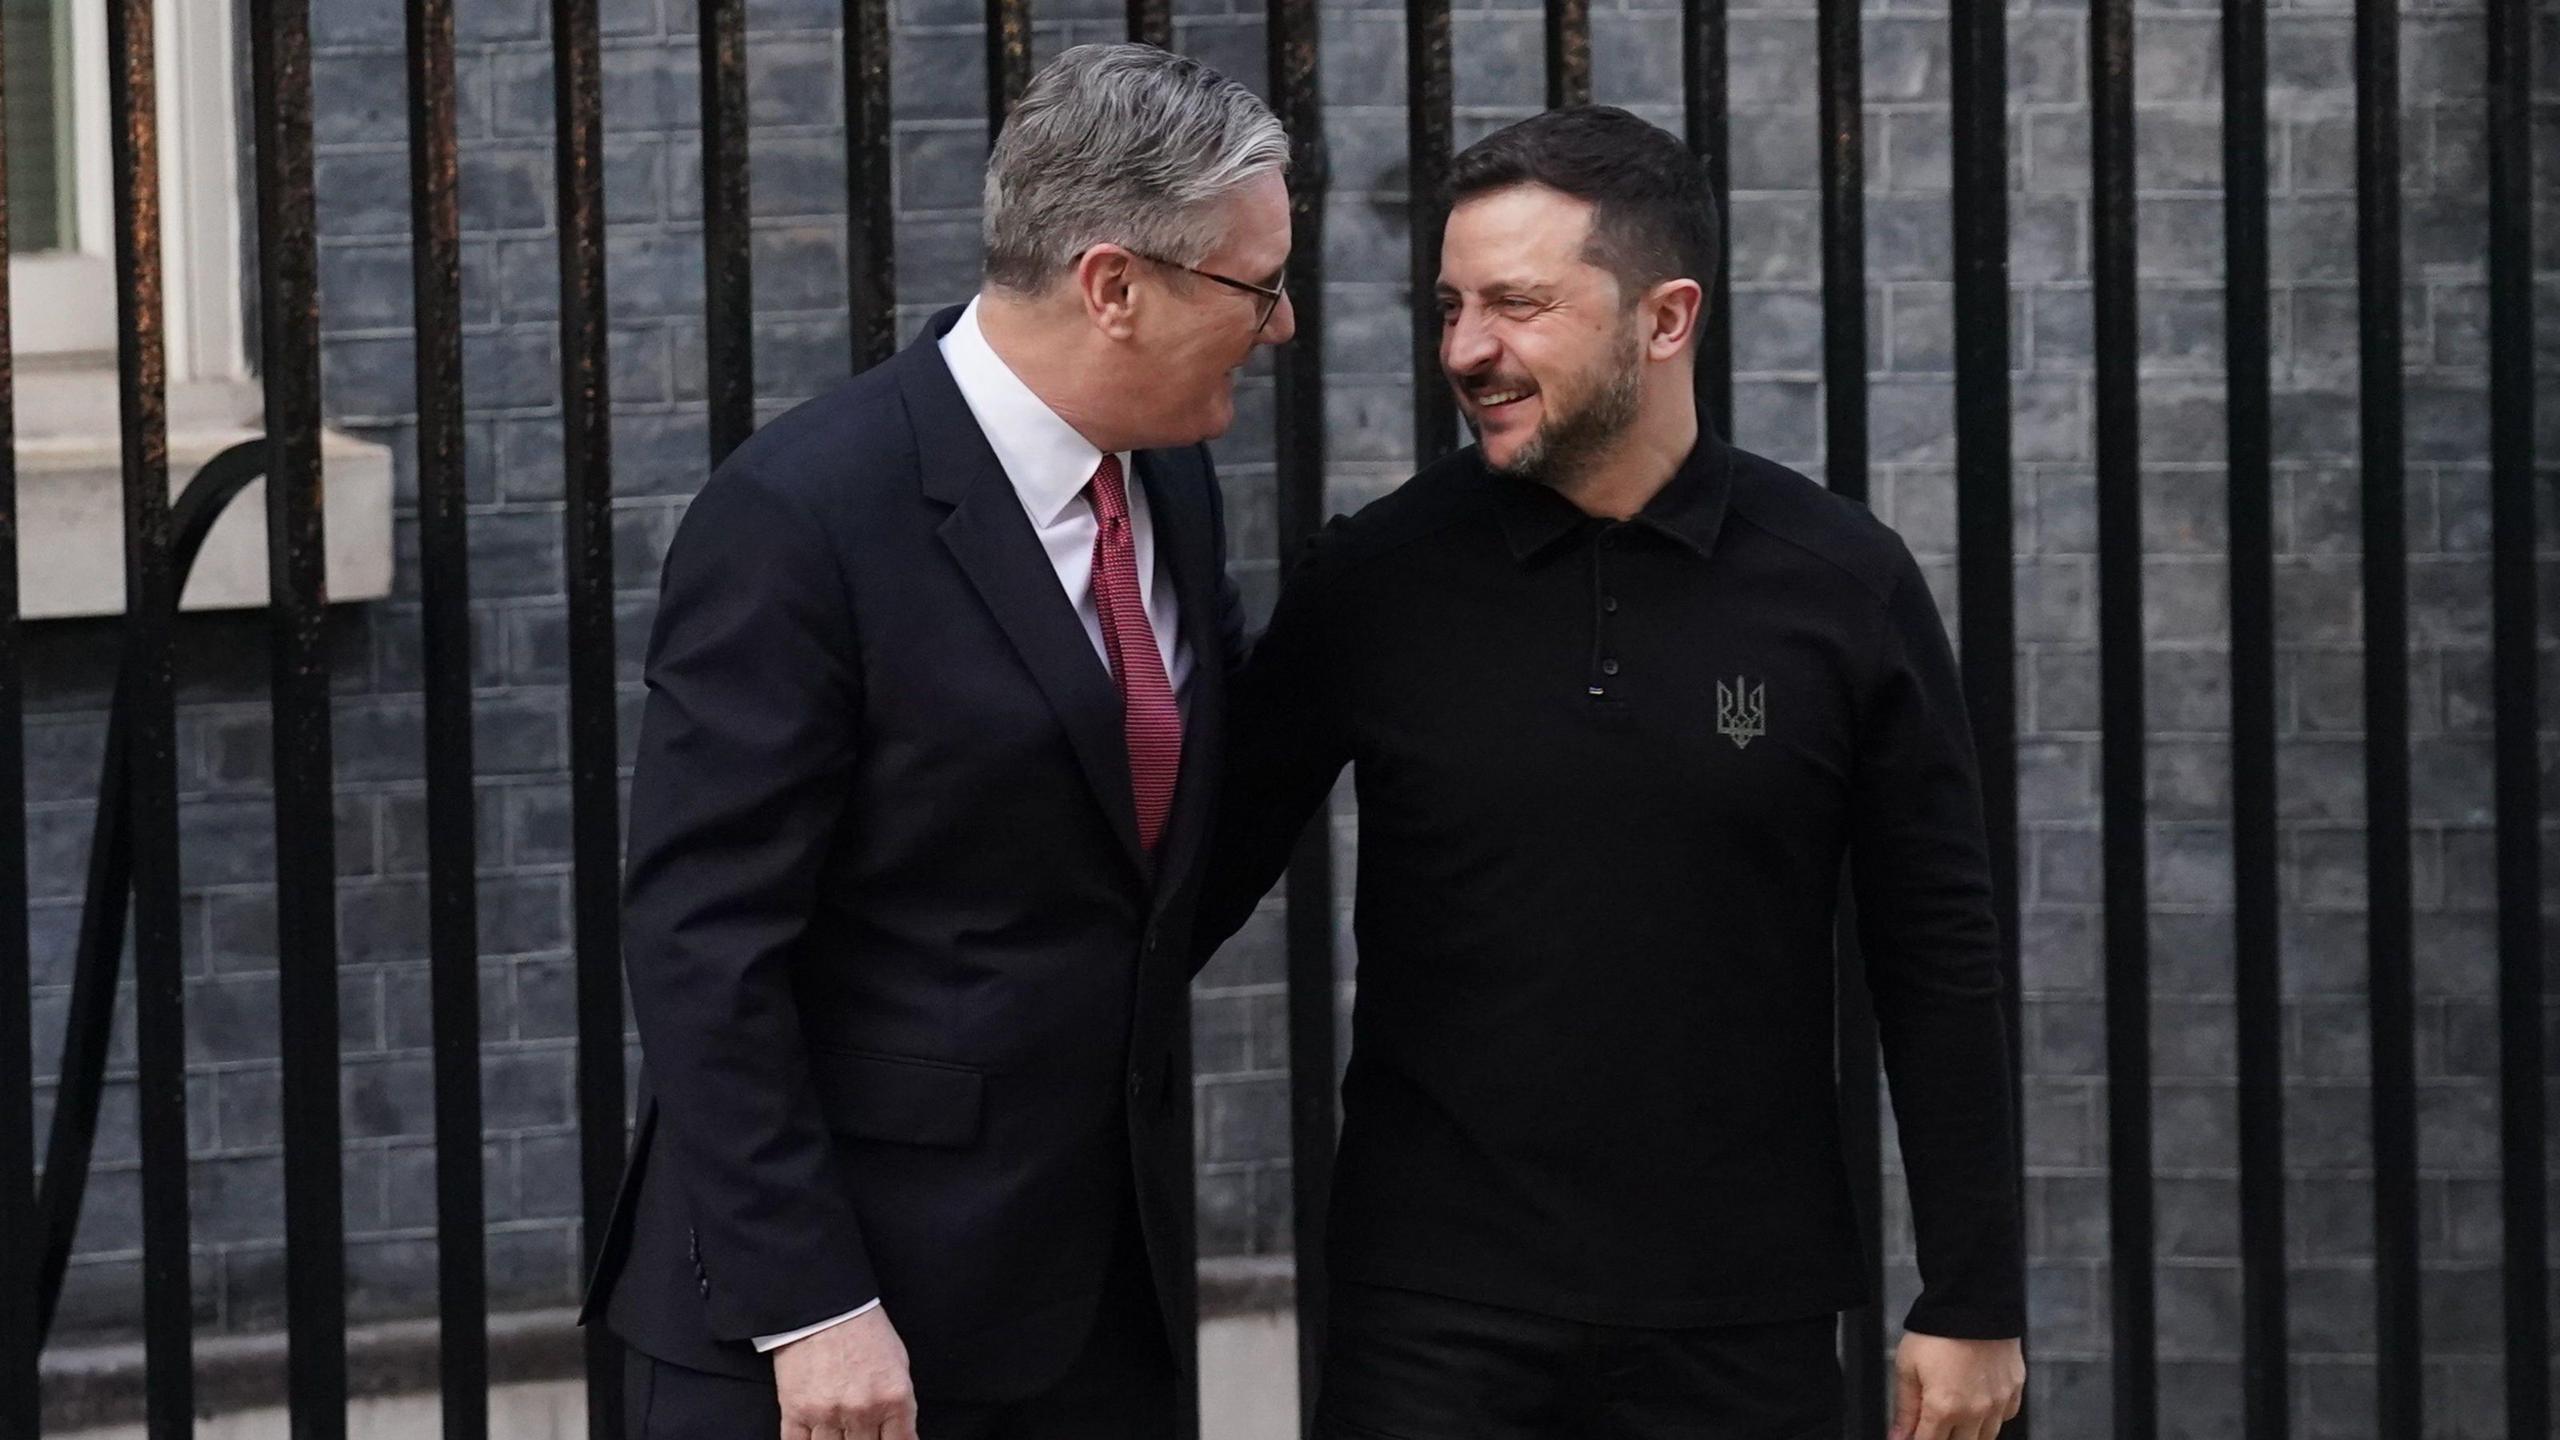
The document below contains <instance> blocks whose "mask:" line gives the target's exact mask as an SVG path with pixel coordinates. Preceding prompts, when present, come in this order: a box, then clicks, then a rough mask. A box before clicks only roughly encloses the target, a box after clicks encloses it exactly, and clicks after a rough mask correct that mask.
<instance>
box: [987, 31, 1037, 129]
mask: <svg viewBox="0 0 2560 1440" xmlns="http://www.w3.org/2000/svg"><path fill="white" fill-rule="evenodd" d="M1030 84H1031V0H987V144H988V145H989V146H990V147H992V146H993V145H994V144H995V143H996V136H997V134H999V133H1000V132H1001V131H1003V129H1004V120H1005V117H1006V116H1007V115H1010V114H1012V113H1013V102H1014V101H1016V100H1019V99H1021V98H1022V92H1023V91H1024V90H1025V89H1026V88H1028V87H1029V86H1030Z"/></svg>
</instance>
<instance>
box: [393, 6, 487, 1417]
mask: <svg viewBox="0 0 2560 1440" xmlns="http://www.w3.org/2000/svg"><path fill="white" fill-rule="evenodd" d="M455 116H456V111H455V90H454V30H453V0H410V3H409V219H410V251H411V257H412V265H413V270H414V279H413V285H414V288H415V290H416V296H417V302H416V310H417V334H418V340H417V344H418V354H417V374H418V569H419V577H418V588H419V599H420V616H419V626H420V632H421V639H422V641H423V650H424V659H425V676H424V680H425V685H426V710H427V716H426V720H427V724H426V741H427V745H426V766H427V951H428V989H429V1003H430V1006H431V1008H432V1009H433V1011H434V1017H435V1018H434V1036H435V1089H436V1306H437V1318H438V1322H439V1333H438V1343H437V1350H436V1363H437V1369H438V1374H439V1380H440V1384H439V1389H440V1390H441V1392H442V1400H443V1419H444V1437H445V1440H486V1437H487V1436H488V1434H489V1331H488V1301H489V1285H488V1276H487V1249H488V1242H487V1239H486V1236H485V1230H484V1226H485V1223H486V1213H485V1201H484V1200H483V1198H482V1194H481V1183H482V1173H481V1172H482V1168H483V1167H482V1162H481V1157H480V1145H481V1139H480V1116H481V1106H480V937H479V894H478V882H477V881H476V880H475V878H474V872H475V871H476V869H477V867H478V863H479V857H478V847H479V836H478V833H477V830H476V823H477V817H476V814H475V808H476V807H475V805H474V803H473V802H474V795H473V790H472V786H473V773H474V765H473V752H472V735H471V609H470V605H471V570H470V563H471V562H470V533H469V525H470V517H469V513H468V510H467V508H466V493H467V492H466V489H465V485H464V474H463V454H464V445H463V436H462V394H463V391H462V240H461V211H460V206H459V201H458V199H457V195H458V183H459V168H458V160H457V148H458V142H457V139H456V129H455V125H456V120H455Z"/></svg>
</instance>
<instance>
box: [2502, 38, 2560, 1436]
mask: <svg viewBox="0 0 2560 1440" xmlns="http://www.w3.org/2000/svg"><path fill="white" fill-rule="evenodd" d="M2530 12H2531V6H2530V4H2529V0H2490V3H2489V47H2488V49H2489V474H2490V485H2489V490H2490V511H2491V516H2492V520H2491V526H2492V529H2491V541H2490V545H2491V559H2490V566H2491V572H2490V589H2491V594H2492V597H2493V598H2492V606H2493V614H2492V632H2491V641H2492V645H2493V647H2494V649H2493V653H2492V660H2491V663H2492V665H2493V667H2494V668H2495V671H2496V689H2497V694H2498V699H2497V713H2496V719H2495V722H2494V725H2495V741H2494V744H2495V747H2496V754H2497V791H2498V1034H2499V1050H2498V1080H2499V1084H2498V1097H2499V1100H2498V1121H2499V1136H2500V1147H2499V1148H2500V1152H2501V1165H2500V1171H2499V1181H2500V1201H2501V1213H2502V1215H2503V1217H2504V1220H2505V1244H2506V1337H2507V1355H2506V1368H2507V1433H2508V1434H2509V1435H2548V1434H2550V1433H2551V1366H2550V1358H2551V1310H2550V1288H2551V1257H2550V1253H2549V1251H2548V1248H2547V1247H2548V1244H2549V1240H2548V1235H2549V1231H2548V1230H2547V1229H2546V1228H2545V1227H2546V1226H2547V1224H2548V1223H2549V1221H2548V1217H2549V1213H2550V1212H2549V1209H2548V1206H2549V1195H2548V1187H2549V1183H2550V1182H2549V1179H2548V1176H2549V1171H2548V1169H2547V1168H2546V1167H2547V1166H2548V1164H2549V1153H2550V1143H2551V1142H2550V1132H2549V1129H2548V1128H2547V1115H2548V1110H2547V1104H2548V1102H2547V1101H2546V1099H2545V1098H2544V1091H2543V1085H2544V1079H2545V1077H2544V1072H2543V1064H2544V1056H2543V1025H2544V1023H2545V1020H2544V1016H2545V1014H2546V1013H2547V1012H2546V1009H2545V1006H2546V1003H2547V1002H2546V997H2545V995H2544V993H2543V991H2544V983H2545V982H2544V979H2543V963H2544V962H2543V949H2542V947H2543V921H2542V835H2541V818H2542V817H2541V793H2542V792H2541V783H2540V777H2541V773H2542V772H2541V764H2540V758H2539V743H2538V740H2537V736H2538V734H2539V731H2540V729H2541V724H2542V713H2541V701H2542V697H2541V695H2540V693H2539V685H2540V680H2539V674H2538V670H2539V667H2538V666H2537V664H2536V662H2535V647H2536V645H2537V643H2538V641H2539V638H2540V627H2539V626H2538V625H2537V624H2536V614H2535V612H2536V609H2537V607H2538V606H2539V604H2540V600H2541V592H2540V585H2539V577H2538V576H2537V575H2536V573H2535V571H2536V567H2535V563H2534V546H2535V539H2534V493H2535V490H2536V488H2537V487H2536V483H2535V473H2534V460H2535V456H2534V431H2533V427H2534V413H2533V412H2534V378H2535V377H2534V350H2533V346H2534V340H2533V321H2534V308H2533V273H2532V270H2533V202H2534V195H2533V188H2532V187H2533V112H2532V85H2533V78H2532V77H2533V74H2534V70H2533V17H2532V15H2531V13H2530Z"/></svg>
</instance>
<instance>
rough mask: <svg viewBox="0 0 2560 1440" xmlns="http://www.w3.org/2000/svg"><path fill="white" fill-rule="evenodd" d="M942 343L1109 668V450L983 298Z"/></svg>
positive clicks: (1185, 665) (837, 1320) (1149, 568)
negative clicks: (1102, 540) (1100, 558)
mask: <svg viewBox="0 0 2560 1440" xmlns="http://www.w3.org/2000/svg"><path fill="white" fill-rule="evenodd" d="M941 345H942V361H943V363H944V364H945V365H948V366H949V367H951V379H952V381H953V382H954V383H956V384H957V385H958V386H959V387H960V398H961V399H962V400H964V401H966V402H967V403H968V406H969V414H970V415H971V416H972V417H974V418H975V419H976V420H977V422H978V428H979V429H980V430H981V431H983V432H985V434H986V437H987V445H988V448H990V449H992V450H994V451H995V452H996V462H997V463H998V464H1000V465H1002V466H1003V467H1004V473H1005V478H1006V479H1009V480H1011V481H1012V482H1013V493H1014V495H1015V497H1016V498H1018V499H1019V500H1021V501H1022V513H1023V514H1024V515H1025V516H1026V517H1028V518H1029V519H1030V521H1031V529H1032V532H1033V533H1034V534H1036V535H1038V536H1039V537H1040V547H1041V548H1042V549H1043V550H1046V551H1047V552H1048V553H1049V565H1050V568H1052V569H1054V570H1056V571H1057V572H1058V585H1059V588H1060V589H1063V590H1064V591H1066V594H1067V600H1068V602H1069V603H1071V604H1073V605H1074V606H1075V607H1076V618H1077V619H1079V620H1082V621H1083V622H1084V633H1085V638H1087V639H1089V640H1091V641H1092V642H1093V653H1094V658H1095V659H1097V660H1099V661H1100V662H1101V663H1102V666H1103V669H1104V672H1105V673H1106V674H1107V673H1108V672H1109V670H1110V667H1111V650H1110V647H1109V645H1108V644H1106V643H1105V642H1104V640H1103V638H1102V612H1101V610H1100V609H1099V608H1097V607H1096V606H1095V604H1094V600H1093V541H1094V536H1095V534H1096V533H1097V531H1098V530H1099V529H1100V528H1101V527H1100V523H1099V522H1098V521H1096V520H1095V519H1094V513H1093V502H1092V501H1091V500H1088V499H1086V498H1085V493H1084V492H1085V487H1086V486H1087V485H1090V484H1092V483H1093V472H1094V471H1095V470H1096V469H1098V468H1099V467H1100V466H1101V464H1102V452H1101V451H1099V450H1096V449H1095V448H1093V442H1091V441H1089V440H1087V439H1085V438H1084V436H1082V435H1080V434H1078V433H1076V428H1075V427H1074V426H1072V425H1069V424H1068V423H1067V422H1066V421H1065V420H1063V419H1061V418H1060V417H1059V415H1058V412H1057V411H1055V410H1052V409H1050V408H1049V406H1048V404H1047V402H1045V401H1043V400H1042V399H1041V398H1040V397H1039V396H1038V395H1035V394H1033V393H1032V391H1031V387H1030V386H1028V385H1025V384H1023V383H1022V377H1021V376H1019V375H1016V374H1014V373H1013V368H1012V367H1011V366H1009V365H1007V364H1005V363H1004V357H1003V356H1000V355H998V354H997V353H996V352H995V347H994V346H992V345H989V344H988V343H987V333H986V331H984V330H982V329H980V328H978V302H977V301H975V300H972V301H970V302H969V308H967V309H966V310H963V311H961V312H960V320H959V323H958V324H956V325H953V326H952V327H951V333H950V334H948V335H945V336H943V337H942V341H941ZM1120 474H1121V478H1122V481H1123V483H1124V484H1125V485H1126V486H1127V488H1128V493H1129V534H1130V539H1131V540H1132V541H1133V542H1134V543H1135V544H1136V546H1137V552H1138V555H1137V560H1138V593H1139V595H1140V597H1141V598H1142V599H1143V600H1144V601H1145V603H1146V608H1147V625H1148V627H1149V628H1150V629H1152V630H1154V631H1155V638H1156V652H1157V654H1158V655H1159V656H1161V657H1162V658H1163V661H1164V673H1165V678H1166V680H1168V681H1169V682H1170V683H1171V684H1172V686H1173V693H1174V696H1175V698H1176V701H1177V703H1179V701H1180V699H1181V698H1182V695H1183V689H1184V684H1185V682H1186V681H1188V680H1189V679H1190V677H1191V662H1192V656H1191V647H1190V646H1189V645H1188V644H1185V643H1184V642H1183V640H1182V625H1181V612H1180V609H1179V607H1178V605H1177V603H1176V601H1175V598H1174V593H1173V586H1172V585H1171V584H1170V583H1168V582H1165V581H1164V580H1163V579H1162V577H1160V576H1158V575H1157V573H1156V530H1155V523H1154V521H1153V520H1152V519H1150V518H1149V515H1148V511H1147V487H1145V486H1144V485H1141V484H1139V483H1138V477H1137V474H1136V472H1135V471H1133V470H1132V469H1131V468H1130V463H1129V454H1128V452H1127V451H1125V450H1124V451H1122V452H1120ZM879 1305H880V1302H879V1301H877V1300H874V1301H872V1302H871V1303H870V1304H868V1305H863V1306H858V1307H856V1308H854V1309H851V1310H848V1311H846V1312H845V1313H843V1314H842V1315H838V1316H835V1317H833V1318H831V1319H826V1320H821V1321H819V1322H818V1323H817V1324H815V1325H810V1326H806V1327H803V1328H801V1329H798V1330H788V1331H785V1332H783V1333H782V1334H779V1335H759V1336H757V1337H756V1341H755V1344H756V1349H757V1351H759V1352H763V1351H768V1350H774V1349H778V1348H780V1347H781V1346H784V1345H788V1344H790V1343H791V1342H792V1341H794V1340H805V1339H807V1338H808V1337H809V1336H812V1335H815V1334H817V1333H818V1332H819V1331H821V1330H826V1329H831V1328H833V1327H834V1326H837V1325H841V1324H843V1323H844V1322H845V1321H847V1320H850V1319H852V1318H854V1317H855V1316H857V1315H862V1314H867V1313H869V1312H870V1311H872V1310H875V1309H878V1308H879Z"/></svg>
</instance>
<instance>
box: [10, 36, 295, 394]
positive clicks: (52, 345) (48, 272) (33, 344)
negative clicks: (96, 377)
mask: <svg viewBox="0 0 2560 1440" xmlns="http://www.w3.org/2000/svg"><path fill="white" fill-rule="evenodd" d="M154 8H155V10H156V13H157V17H158V25H157V44H156V46H155V50H156V58H157V62H158V63H157V67H156V68H157V70H158V72H159V74H158V79H159V112H160V157H159V158H160V218H161V239H160V248H161V269H162V277H161V287H162V297H163V305H164V309H165V323H166V326H167V331H166V336H167V352H168V367H169V379H170V381H171V382H172V383H183V382H190V381H224V380H240V379H245V378H247V376H248V374H249V368H248V357H247V353H246V351H245V350H244V349H243V333H244V329H245V327H244V325H243V323H242V320H243V317H242V315H241V309H240V307H241V291H242V289H243V287H242V285H241V283H240V282H241V274H242V271H241V268H240V257H241V224H240V219H241V206H240V175H239V168H238V167H239V161H238V158H237V157H238V156H239V154H240V149H239V124H238V117H237V114H236V112H235V109H234V106H235V104H236V96H237V94H238V92H237V90H236V88H235V86H234V79H235V76H234V70H235V65H234V59H235V55H234V50H233V43H232V37H233V34H234V31H233V29H232V25H231V19H232V0H186V3H184V4H171V5H160V6H157V7H154ZM70 32H71V34H70V44H71V64H70V67H69V68H70V72H71V77H72V78H71V123H72V161H73V164H72V169H73V175H74V179H73V186H72V194H73V202H72V205H73V213H74V217H75V218H74V222H73V230H74V232H75V233H74V239H75V245H76V248H74V249H71V250H66V251H53V252H48V253H42V254H33V255H12V256H10V257H9V293H10V299H11V306H10V311H11V316H10V318H11V321H12V330H13V338H14V340H15V341H16V346H17V351H18V353H19V354H20V355H21V356H25V357H29V358H38V359H44V358H55V357H58V358H59V359H61V360H62V361H63V362H65V363H71V364H78V363H82V362H83V361H84V360H85V361H88V362H91V363H102V364H112V363H113V356H114V354H115V345H116V282H115V199H114V175H113V169H112V166H111V164H110V162H109V159H108V153H107V136H108V131H109V127H110V126H111V125H113V123H114V115H113V111H112V106H111V104H110V101H109V97H108V88H107V22H106V9H105V7H104V6H103V5H98V4H91V3H76V4H74V5H72V7H71V24H70Z"/></svg>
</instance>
